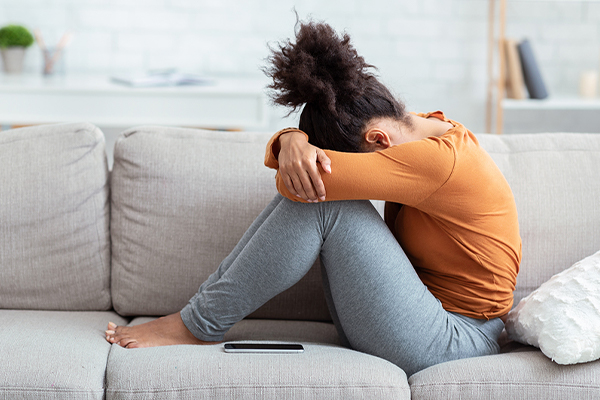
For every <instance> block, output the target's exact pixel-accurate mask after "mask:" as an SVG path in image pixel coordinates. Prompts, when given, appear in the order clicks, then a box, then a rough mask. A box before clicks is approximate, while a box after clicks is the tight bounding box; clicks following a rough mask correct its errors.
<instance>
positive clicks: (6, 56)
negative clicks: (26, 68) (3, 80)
mask: <svg viewBox="0 0 600 400" xmlns="http://www.w3.org/2000/svg"><path fill="white" fill-rule="evenodd" d="M0 52H2V65H3V66H4V72H6V73H7V74H20V73H21V72H23V59H24V58H25V47H7V48H5V49H0Z"/></svg>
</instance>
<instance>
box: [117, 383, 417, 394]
mask: <svg viewBox="0 0 600 400" xmlns="http://www.w3.org/2000/svg"><path fill="white" fill-rule="evenodd" d="M244 388H282V389H289V388H307V389H311V388H313V389H314V388H319V389H331V388H362V389H396V390H398V389H400V390H406V389H409V390H410V387H409V386H406V387H398V386H392V385H390V386H383V385H276V384H272V385H260V384H256V385H251V384H248V385H210V386H190V387H186V388H158V389H155V390H148V389H110V388H107V389H106V392H107V393H109V392H110V393H162V392H183V391H190V390H199V389H202V390H207V389H244Z"/></svg>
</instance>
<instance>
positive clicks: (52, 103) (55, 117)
mask: <svg viewBox="0 0 600 400" xmlns="http://www.w3.org/2000/svg"><path fill="white" fill-rule="evenodd" d="M81 121H86V122H91V123H93V124H95V125H98V126H107V127H130V126H134V125H142V124H143V125H149V124H152V125H172V126H189V127H204V128H225V129H257V130H260V129H265V128H266V127H267V126H268V117H267V102H266V98H265V94H264V82H262V81H259V80H248V79H216V80H215V82H214V84H211V85H205V86H175V87H153V88H135V87H128V86H123V85H119V84H116V83H113V82H111V81H110V79H109V77H108V76H106V75H67V76H64V77H51V78H45V77H43V76H40V75H37V74H36V75H33V74H31V75H27V74H24V75H17V76H11V75H0V124H2V125H3V126H5V127H6V126H13V125H32V124H40V123H52V122H81Z"/></svg>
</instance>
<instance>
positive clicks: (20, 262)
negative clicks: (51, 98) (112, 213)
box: [0, 124, 111, 310]
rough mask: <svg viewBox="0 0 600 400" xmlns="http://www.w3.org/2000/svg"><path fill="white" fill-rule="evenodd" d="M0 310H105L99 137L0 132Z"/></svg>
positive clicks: (75, 131) (65, 129) (38, 130)
mask: <svg viewBox="0 0 600 400" xmlns="http://www.w3.org/2000/svg"><path fill="white" fill-rule="evenodd" d="M0 160H2V168H0V308H16V309H38V310H41V309H45V310H107V309H110V307H111V299H110V288H109V287H110V237H109V201H108V199H109V187H108V166H107V160H106V154H105V148H104V136H103V135H102V132H100V130H99V129H98V128H96V127H95V126H93V125H91V124H57V125H46V126H38V127H30V128H22V129H14V130H10V131H7V132H2V133H0Z"/></svg>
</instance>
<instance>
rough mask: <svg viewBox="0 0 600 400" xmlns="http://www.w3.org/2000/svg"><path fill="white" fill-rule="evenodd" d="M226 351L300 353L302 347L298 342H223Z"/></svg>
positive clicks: (302, 349)
mask: <svg viewBox="0 0 600 400" xmlns="http://www.w3.org/2000/svg"><path fill="white" fill-rule="evenodd" d="M223 347H224V349H225V351H226V352H228V353H236V352H239V353H254V352H256V353H301V352H303V351H304V347H303V346H302V345H301V344H298V343H225V345H224V346H223Z"/></svg>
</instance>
